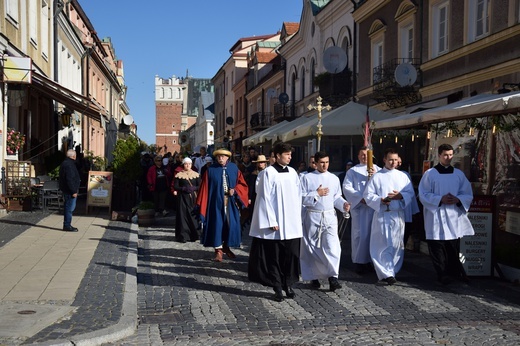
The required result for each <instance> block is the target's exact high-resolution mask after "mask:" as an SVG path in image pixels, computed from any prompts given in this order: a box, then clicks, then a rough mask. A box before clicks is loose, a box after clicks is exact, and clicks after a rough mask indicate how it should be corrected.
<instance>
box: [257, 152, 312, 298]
mask: <svg viewBox="0 0 520 346" xmlns="http://www.w3.org/2000/svg"><path fill="white" fill-rule="evenodd" d="M291 151H292V147H291V145H289V144H287V143H282V142H280V143H278V144H276V145H275V146H274V148H273V152H274V155H275V157H276V162H275V163H274V164H273V165H271V166H269V167H267V168H266V169H264V170H263V171H262V172H261V173H260V174H259V175H258V179H257V186H256V193H257V195H256V202H255V207H254V209H253V217H252V219H251V229H250V231H249V235H250V236H251V237H253V240H252V243H251V250H250V254H249V263H248V277H249V280H251V281H253V282H258V283H260V284H262V285H264V286H269V287H272V288H273V289H274V292H275V295H274V300H275V301H278V302H281V301H282V300H283V299H284V296H283V295H282V289H283V290H284V291H285V293H286V296H287V298H294V297H295V295H296V293H295V292H294V290H293V289H292V285H293V284H294V283H295V282H298V281H299V278H300V261H299V257H300V240H301V237H302V220H301V212H300V211H301V208H302V198H301V188H300V179H299V177H298V174H297V173H296V170H294V168H292V167H289V162H290V161H291Z"/></svg>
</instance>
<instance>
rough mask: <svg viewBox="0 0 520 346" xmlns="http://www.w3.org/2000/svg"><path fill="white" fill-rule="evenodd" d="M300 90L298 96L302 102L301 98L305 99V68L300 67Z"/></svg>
mask: <svg viewBox="0 0 520 346" xmlns="http://www.w3.org/2000/svg"><path fill="white" fill-rule="evenodd" d="M300 88H301V90H300V95H301V99H302V100H303V98H304V97H305V66H302V68H301V70H300Z"/></svg>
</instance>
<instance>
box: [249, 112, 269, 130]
mask: <svg viewBox="0 0 520 346" xmlns="http://www.w3.org/2000/svg"><path fill="white" fill-rule="evenodd" d="M249 124H250V125H251V130H254V131H261V130H265V129H266V128H268V127H270V126H271V125H274V122H273V115H272V114H271V113H269V112H258V113H254V114H252V115H251V120H250V122H249Z"/></svg>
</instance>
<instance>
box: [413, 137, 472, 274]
mask: <svg viewBox="0 0 520 346" xmlns="http://www.w3.org/2000/svg"><path fill="white" fill-rule="evenodd" d="M437 153H438V155H439V163H438V164H437V165H436V166H435V167H433V168H430V169H429V170H427V171H426V172H425V173H424V175H423V177H422V179H421V181H420V183H419V200H420V201H421V203H422V204H423V213H424V229H425V232H426V241H427V243H428V249H429V251H430V257H431V259H432V262H433V267H434V268H435V271H436V272H437V280H438V281H439V282H441V283H442V284H448V283H450V282H451V278H452V277H455V278H458V279H461V280H463V281H465V282H467V281H468V278H467V276H466V272H465V270H464V267H463V266H462V263H460V260H459V253H460V238H462V237H464V236H471V235H474V234H475V232H474V230H473V226H472V225H471V222H470V221H469V218H468V216H467V213H468V210H469V207H470V205H471V201H472V200H473V191H472V190H471V184H470V182H469V180H468V179H467V178H466V176H465V175H464V173H463V172H462V171H461V170H459V169H457V168H454V167H453V166H451V161H452V160H453V147H452V146H451V145H449V144H442V145H440V146H439V148H438V151H437Z"/></svg>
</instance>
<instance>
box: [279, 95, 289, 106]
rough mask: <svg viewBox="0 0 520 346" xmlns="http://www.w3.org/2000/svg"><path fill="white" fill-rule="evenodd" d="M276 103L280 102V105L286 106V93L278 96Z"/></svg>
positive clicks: (287, 97)
mask: <svg viewBox="0 0 520 346" xmlns="http://www.w3.org/2000/svg"><path fill="white" fill-rule="evenodd" d="M278 101H280V103H281V104H283V105H284V104H286V103H287V102H289V95H287V94H286V93H281V94H280V96H278Z"/></svg>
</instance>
